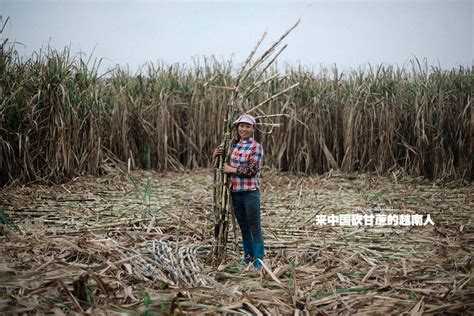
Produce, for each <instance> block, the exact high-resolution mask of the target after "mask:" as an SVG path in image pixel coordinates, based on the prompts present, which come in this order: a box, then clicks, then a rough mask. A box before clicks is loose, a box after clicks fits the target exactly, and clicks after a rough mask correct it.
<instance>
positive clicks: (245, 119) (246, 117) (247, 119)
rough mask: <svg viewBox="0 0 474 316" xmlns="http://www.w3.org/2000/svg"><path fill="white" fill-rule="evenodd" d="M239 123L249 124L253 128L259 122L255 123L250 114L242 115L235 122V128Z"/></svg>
mask: <svg viewBox="0 0 474 316" xmlns="http://www.w3.org/2000/svg"><path fill="white" fill-rule="evenodd" d="M239 123H248V124H250V125H253V126H255V125H256V124H257V122H256V121H255V118H254V117H253V116H252V115H250V114H242V115H241V116H239V118H238V119H237V120H235V122H234V126H236V125H237V124H239Z"/></svg>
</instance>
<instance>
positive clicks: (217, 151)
mask: <svg viewBox="0 0 474 316" xmlns="http://www.w3.org/2000/svg"><path fill="white" fill-rule="evenodd" d="M223 153H224V146H222V145H219V146H217V148H216V149H214V153H213V154H212V157H213V158H216V157H217V156H220V155H222V154H223Z"/></svg>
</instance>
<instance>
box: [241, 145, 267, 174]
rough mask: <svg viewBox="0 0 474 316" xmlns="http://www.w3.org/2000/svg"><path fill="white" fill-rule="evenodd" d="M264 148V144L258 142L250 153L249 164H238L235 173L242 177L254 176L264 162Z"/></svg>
mask: <svg viewBox="0 0 474 316" xmlns="http://www.w3.org/2000/svg"><path fill="white" fill-rule="evenodd" d="M262 157H263V149H262V145H260V144H257V145H256V146H255V147H254V148H253V150H252V154H251V155H250V157H249V159H248V161H247V164H246V165H243V166H238V167H237V168H235V169H236V170H235V174H236V175H237V176H239V177H242V178H251V177H254V176H255V175H256V174H257V173H258V171H259V170H260V165H261V164H262Z"/></svg>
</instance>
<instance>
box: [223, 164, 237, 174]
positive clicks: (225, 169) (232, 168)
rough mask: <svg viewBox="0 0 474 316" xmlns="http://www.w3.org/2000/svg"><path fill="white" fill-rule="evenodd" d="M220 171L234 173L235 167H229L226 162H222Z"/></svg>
mask: <svg viewBox="0 0 474 316" xmlns="http://www.w3.org/2000/svg"><path fill="white" fill-rule="evenodd" d="M222 171H224V173H236V172H237V168H235V167H231V166H229V165H228V164H224V166H223V167H222Z"/></svg>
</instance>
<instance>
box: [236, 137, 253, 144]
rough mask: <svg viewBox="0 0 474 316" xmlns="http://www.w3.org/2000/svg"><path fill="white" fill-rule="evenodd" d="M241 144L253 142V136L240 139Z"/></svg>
mask: <svg viewBox="0 0 474 316" xmlns="http://www.w3.org/2000/svg"><path fill="white" fill-rule="evenodd" d="M239 142H240V143H241V144H249V143H251V142H253V137H250V138H249V139H240V141H239Z"/></svg>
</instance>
